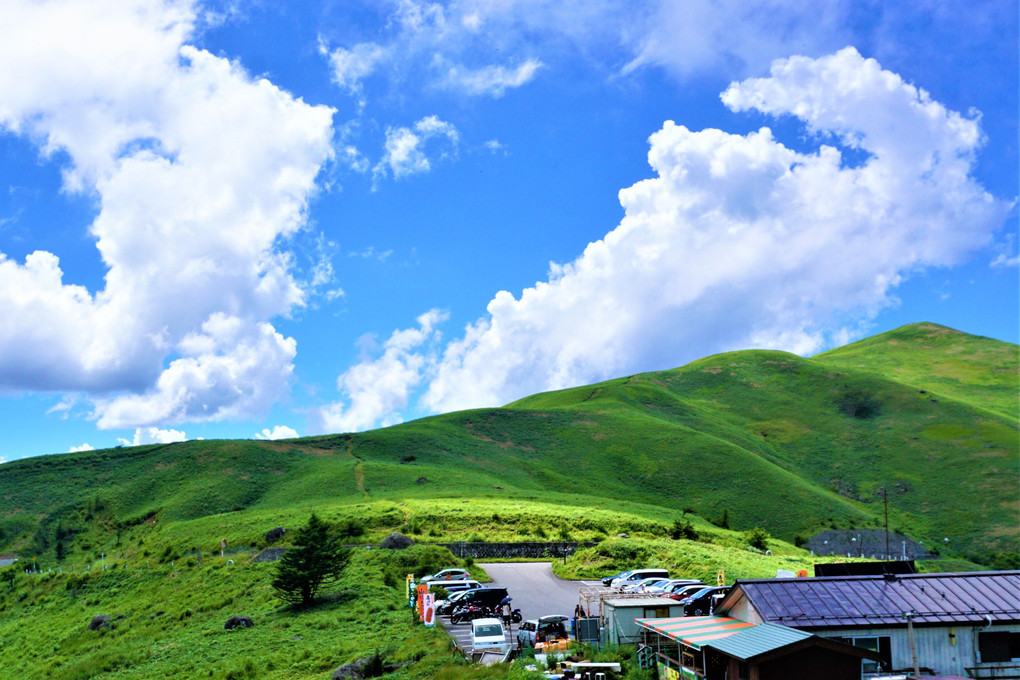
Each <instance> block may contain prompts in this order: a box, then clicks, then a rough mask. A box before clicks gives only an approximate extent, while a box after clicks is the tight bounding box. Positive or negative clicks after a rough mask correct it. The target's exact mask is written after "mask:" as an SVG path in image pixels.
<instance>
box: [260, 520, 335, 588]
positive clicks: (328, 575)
mask: <svg viewBox="0 0 1020 680" xmlns="http://www.w3.org/2000/svg"><path fill="white" fill-rule="evenodd" d="M293 540H294V547H292V548H290V549H289V550H287V551H286V552H285V553H283V555H282V556H281V557H280V562H279V566H278V568H277V571H276V577H275V578H274V579H273V588H274V589H275V590H276V595H277V597H279V598H280V599H281V600H284V601H285V602H288V603H290V604H294V605H300V606H305V605H308V604H311V603H312V602H313V601H314V600H315V595H316V593H318V592H319V590H320V589H321V588H324V587H328V586H330V585H332V584H334V583H336V581H337V580H338V579H339V578H340V576H341V575H342V574H343V571H344V568H346V566H347V561H348V559H349V558H350V553H349V551H348V550H347V549H345V548H344V547H343V546H342V545H340V541H339V540H338V539H337V537H336V536H335V535H334V533H333V532H332V530H331V527H330V526H329V524H327V523H326V522H323V521H322V520H321V519H319V517H318V516H317V515H316V514H315V513H314V512H313V513H312V516H311V517H309V518H308V524H306V525H305V526H304V527H302V528H300V529H298V530H297V531H296V532H295V534H294V539H293Z"/></svg>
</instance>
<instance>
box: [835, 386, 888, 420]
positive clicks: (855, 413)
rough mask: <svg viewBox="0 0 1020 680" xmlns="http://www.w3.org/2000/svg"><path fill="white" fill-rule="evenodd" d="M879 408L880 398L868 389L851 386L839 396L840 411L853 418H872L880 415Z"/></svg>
mask: <svg viewBox="0 0 1020 680" xmlns="http://www.w3.org/2000/svg"><path fill="white" fill-rule="evenodd" d="M878 410H879V402H878V399H876V398H875V397H874V396H873V395H872V394H871V393H870V392H868V391H866V390H862V389H858V388H849V389H847V390H846V391H845V392H844V393H843V395H842V396H841V397H840V398H839V412H840V413H842V414H843V415H846V416H850V417H851V418H858V419H860V420H865V419H867V418H872V417H874V416H876V415H878Z"/></svg>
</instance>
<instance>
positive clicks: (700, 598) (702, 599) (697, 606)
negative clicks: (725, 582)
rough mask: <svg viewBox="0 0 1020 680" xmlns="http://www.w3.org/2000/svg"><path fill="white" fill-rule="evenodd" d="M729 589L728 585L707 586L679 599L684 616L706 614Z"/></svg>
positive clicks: (710, 611)
mask: <svg viewBox="0 0 1020 680" xmlns="http://www.w3.org/2000/svg"><path fill="white" fill-rule="evenodd" d="M729 589H730V587H729V586H709V587H706V588H702V589H701V590H699V591H697V592H696V593H694V594H693V595H690V596H688V597H686V598H684V599H682V600H680V604H682V605H683V607H684V616H708V615H709V614H711V613H712V611H713V610H714V609H715V603H716V602H717V601H718V600H721V599H722V597H723V596H724V595H725V594H726V591H727V590H729Z"/></svg>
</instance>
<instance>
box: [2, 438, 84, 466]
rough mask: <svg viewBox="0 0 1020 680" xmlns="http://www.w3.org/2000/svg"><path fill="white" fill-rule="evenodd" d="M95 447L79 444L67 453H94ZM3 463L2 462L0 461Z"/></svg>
mask: <svg viewBox="0 0 1020 680" xmlns="http://www.w3.org/2000/svg"><path fill="white" fill-rule="evenodd" d="M95 450H96V449H95V447H94V446H92V445H91V444H89V443H87V442H86V443H84V444H80V445H79V446H72V447H71V448H69V449H68V450H67V452H68V453H81V452H83V451H95ZM0 462H3V461H0Z"/></svg>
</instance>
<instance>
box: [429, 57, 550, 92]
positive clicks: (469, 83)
mask: <svg viewBox="0 0 1020 680" xmlns="http://www.w3.org/2000/svg"><path fill="white" fill-rule="evenodd" d="M541 67H542V62H541V61H539V60H538V59H528V60H527V61H525V62H524V63H523V64H521V65H520V66H518V67H517V68H508V67H506V66H502V65H490V66H484V67H482V68H478V69H466V68H464V67H461V66H451V67H449V69H448V70H447V72H446V77H445V78H444V79H443V81H442V84H443V86H444V87H447V88H451V89H457V90H462V91H464V92H466V93H467V94H473V95H481V94H486V95H489V96H492V97H497V98H498V97H502V96H503V95H504V94H505V93H506V91H507V90H508V89H513V88H518V87H520V86H522V85H524V84H525V83H527V82H528V81H530V80H531V79H532V78H534V77H535V73H537V72H538V70H539V69H540V68H541Z"/></svg>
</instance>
